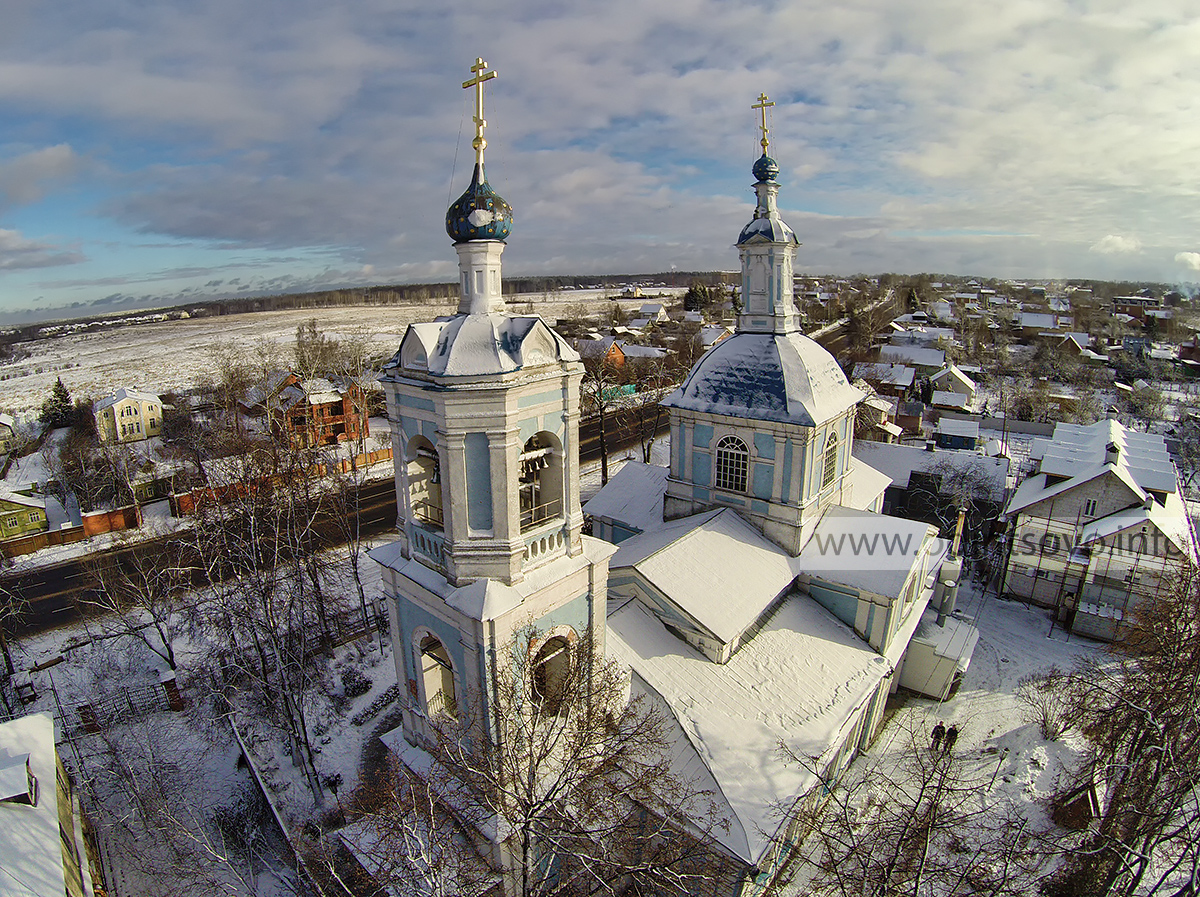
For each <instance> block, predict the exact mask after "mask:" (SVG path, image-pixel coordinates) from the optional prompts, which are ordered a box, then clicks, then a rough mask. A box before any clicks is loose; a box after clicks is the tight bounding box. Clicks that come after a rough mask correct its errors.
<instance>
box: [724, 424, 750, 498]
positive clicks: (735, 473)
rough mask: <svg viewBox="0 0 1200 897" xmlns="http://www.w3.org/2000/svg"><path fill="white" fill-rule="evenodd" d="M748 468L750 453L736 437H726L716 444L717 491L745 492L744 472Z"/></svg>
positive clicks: (744, 444)
mask: <svg viewBox="0 0 1200 897" xmlns="http://www.w3.org/2000/svg"><path fill="white" fill-rule="evenodd" d="M749 468H750V452H749V450H748V449H747V448H746V443H744V442H742V440H740V439H738V438H737V437H736V436H726V437H725V438H724V439H722V440H721V441H720V442H718V443H717V481H716V486H717V488H718V489H728V490H729V491H730V492H745V491H746V472H747V471H748V470H749Z"/></svg>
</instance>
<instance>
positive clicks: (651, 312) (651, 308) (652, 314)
mask: <svg viewBox="0 0 1200 897" xmlns="http://www.w3.org/2000/svg"><path fill="white" fill-rule="evenodd" d="M637 316H638V317H639V318H644V319H645V320H647V321H650V322H652V323H655V324H665V323H667V322H668V321H669V320H671V319H670V317H669V316H668V315H667V310H666V308H664V307H663V304H662V303H661V302H643V303H642V307H641V308H639V309H638V313H637Z"/></svg>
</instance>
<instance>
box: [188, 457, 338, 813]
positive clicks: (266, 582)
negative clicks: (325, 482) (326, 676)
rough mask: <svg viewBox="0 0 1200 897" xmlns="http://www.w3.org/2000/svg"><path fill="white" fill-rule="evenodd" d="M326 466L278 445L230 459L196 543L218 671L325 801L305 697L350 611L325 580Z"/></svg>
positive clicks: (205, 506) (202, 507)
mask: <svg viewBox="0 0 1200 897" xmlns="http://www.w3.org/2000/svg"><path fill="white" fill-rule="evenodd" d="M322 467H323V461H322V456H321V454H320V453H319V452H315V451H313V450H311V449H300V448H297V447H295V446H291V445H290V444H282V445H281V444H278V443H275V442H273V441H264V442H260V443H256V444H254V445H253V446H251V447H250V448H249V450H248V451H246V452H244V453H242V454H240V455H235V456H230V457H229V458H227V459H224V460H223V462H222V470H221V474H222V475H221V479H222V480H223V481H224V485H223V486H222V487H221V488H220V489H214V490H212V494H211V495H210V496H209V497H208V498H206V499H205V500H203V501H201V502H200V504H199V505H198V507H197V511H196V517H197V521H196V526H195V527H194V528H193V534H194V543H193V546H192V547H193V550H194V552H195V555H196V557H197V558H198V559H199V563H200V564H201V566H202V568H203V569H204V571H205V577H206V578H207V579H208V581H210V582H212V583H214V586H213V589H212V590H211V598H210V599H209V600H208V601H207V602H206V603H205V604H204V606H203V608H202V609H201V613H202V615H203V617H204V619H203V621H202V622H203V623H204V624H205V625H204V628H205V631H207V632H209V633H210V634H212V636H213V637H214V638H216V639H217V640H218V641H219V643H220V656H221V658H222V660H223V662H224V664H225V668H224V669H222V670H221V671H220V673H219V675H220V677H221V678H222V679H223V681H224V682H225V684H226V685H227V686H230V687H236V688H234V690H233V692H232V694H233V695H234V697H235V700H236V701H242V702H252V703H250V704H247V705H246V706H244V707H243V709H245V710H247V711H248V712H252V713H254V714H255V715H256V716H257V715H261V718H262V719H263V720H265V721H269V722H272V723H273V724H274V725H276V726H277V727H278V730H279V731H280V732H281V734H283V736H284V737H285V738H286V739H287V740H288V744H289V749H290V750H291V752H292V757H293V760H294V761H295V762H297V764H298V765H301V766H302V767H303V769H304V771H305V774H306V776H307V778H308V781H309V785H310V787H311V788H312V790H313V794H314V796H316V797H317V798H318V799H320V796H321V789H320V784H319V782H317V780H316V773H315V768H314V765H313V750H312V744H311V740H310V734H309V727H308V724H307V711H306V701H307V696H308V694H309V693H310V691H311V690H312V689H314V688H316V687H317V686H318V685H319V684H320V680H321V673H320V670H319V669H318V668H317V666H316V664H315V663H314V659H315V656H316V654H317V653H319V652H320V651H321V650H322V649H323V648H324V647H325V646H326V645H327V644H328V643H329V640H330V639H331V638H332V636H333V634H334V632H335V628H336V626H337V620H338V618H339V617H340V615H341V612H342V610H343V608H341V607H340V606H339V605H338V603H337V602H336V601H334V600H332V599H331V596H329V595H328V594H327V593H326V590H325V586H324V584H323V581H322V580H323V575H324V565H325V558H324V556H323V555H322V553H321V552H322V550H323V549H325V548H326V547H328V545H327V542H326V536H325V535H324V530H322V528H321V527H320V526H318V523H319V521H320V519H321V516H322V514H323V513H324V510H325V508H324V506H323V504H322V499H323V497H324V496H323V494H322V493H321V492H320V491H319V490H318V488H317V485H316V482H317V475H318V472H319V471H320V469H321V468H322Z"/></svg>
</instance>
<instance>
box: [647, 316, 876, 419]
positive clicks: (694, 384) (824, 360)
mask: <svg viewBox="0 0 1200 897" xmlns="http://www.w3.org/2000/svg"><path fill="white" fill-rule="evenodd" d="M862 397H863V392H862V391H861V390H858V389H855V388H854V387H853V386H851V385H850V383H849V382H848V381H847V380H846V375H845V374H844V373H842V369H841V367H839V366H838V363H837V361H835V360H834V357H833V356H832V355H830V354H829V353H828V352H826V351H825V350H824V349H823V348H821V346H820V345H818V344H817V343H816V342H814V341H813V340H811V339H809V338H808V337H807V336H804V335H803V334H801V333H788V334H769V333H739V334H736V335H734V336H731V337H729V338H728V339H726V340H724V341H722V342H720V343H717V345H716V346H714V347H713V348H712V350H711V351H709V352H708V354H706V355H705V356H704V357H703V358H701V359H700V361H698V362H697V363H696V366H695V367H693V368H692V371H691V373H690V374H688V377H687V379H686V380H684V382H683V385H682V386H680V387H679V389H677V390H675V392H673V393H671V395H669V396H667V398H666V399H664V400H663V404H664V405H666V406H668V407H671V408H682V409H686V410H690V411H704V412H708V413H711V414H725V415H730V416H733V417H742V418H748V419H751V420H773V421H781V422H784V423H794V424H801V425H803V426H806V427H815V426H818V425H820V424H823V423H825V422H826V421H828V420H832V419H833V418H835V417H837V416H838V415H839V414H841V413H842V412H844V411H846V409H848V408H850V407H851V406H853V405H855V404H857V403H858V401H859V400H860V399H862Z"/></svg>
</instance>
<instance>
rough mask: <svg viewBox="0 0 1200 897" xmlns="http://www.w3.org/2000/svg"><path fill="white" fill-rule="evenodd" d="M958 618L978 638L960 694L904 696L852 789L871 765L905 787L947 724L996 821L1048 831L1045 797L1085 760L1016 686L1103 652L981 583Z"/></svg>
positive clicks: (970, 585)
mask: <svg viewBox="0 0 1200 897" xmlns="http://www.w3.org/2000/svg"><path fill="white" fill-rule="evenodd" d="M965 579H966V577H964V580H965ZM956 616H959V617H961V618H962V619H965V620H967V621H969V622H970V623H972V624H973V625H975V626H976V627H977V628H978V629H979V632H980V638H979V642H978V644H977V645H976V647H975V653H974V656H973V657H972V659H971V665H970V667H969V668H968V670H967V672H966V673H965V674H964V676H963V679H962V683H961V685H960V686H959V688H958V690H957V691H956V692H955V694H954V695H953V696H952V697H951V698H950V699H949V700H947V701H945V702H944V703H939V702H937V701H935V700H932V699H928V698H922V697H915V696H911V695H910V696H907V698H906V700H905V701H904V702H903V704H902V706H901V707H900V708H899V709H898V710H897V711H896V712H895V714H894V715H893V716H892V718H891V719H890V720H889V721H888V722H887V724H886V725H885V727H884V729H883V731H882V732H881V733H880V735H879V737H878V739H877V740H876V741H875V743H874V744H873V745H872V746H871V748H870V750H868V751H867V752H865V753H864V754H862V755H861V756H860V757H859V758H858V759H857V760H855V763H854V765H853V766H852V767H851V769H850V771H849V773H848V774H847V775H848V781H849V780H853V777H855V776H863V775H866V774H868V772H869V771H871V770H872V769H873V768H875V767H879V768H880V769H881V770H882V771H883V772H884V774H885V776H886V778H887V779H889V780H891V781H903V780H904V775H905V773H904V772H903V770H904V768H905V766H906V760H907V758H908V757H909V756H910V755H911V752H912V751H913V750H914V749H916V750H925V749H927V745H928V743H929V742H928V733H930V732H932V730H933V727H934V726H935V725H936V724H937V723H938V722H939V721H941V722H943V723H944V724H945V725H946V726H947V727H949V726H951V725H954V726H957V727H958V730H959V733H960V734H959V737H958V741H957V744H956V745H955V748H954V751H955V755H956V756H957V758H958V761H959V764H960V767H959V768H960V771H961V773H962V775H963V778H964V779H967V780H972V781H987V782H989V783H990V784H989V785H988V786H987V788H986V790H985V792H984V794H982V795H981V796H980V803H981V806H983V807H989V808H991V810H992V812H994V813H996V814H999V813H1002V812H1004V811H1005V810H1007V809H1008V808H1014V809H1015V810H1016V811H1017V812H1019V813H1020V814H1021V815H1022V816H1024V817H1025V818H1026V819H1028V820H1030V826H1031V829H1034V830H1036V829H1043V830H1044V829H1046V828H1048V827H1049V826H1050V825H1051V822H1050V819H1049V806H1048V798H1049V797H1050V796H1051V794H1052V793H1053V791H1054V790H1055V787H1056V785H1058V784H1059V782H1060V780H1063V781H1065V776H1066V775H1067V774H1069V772H1070V771H1071V769H1072V767H1073V764H1074V763H1075V762H1076V761H1077V760H1078V759H1079V756H1080V747H1081V745H1080V743H1079V742H1078V740H1077V738H1075V737H1073V736H1066V737H1064V738H1063V739H1061V740H1058V741H1049V740H1047V739H1045V738H1043V737H1042V735H1041V732H1040V731H1039V729H1038V726H1037V724H1036V723H1035V722H1033V721H1032V720H1031V719H1030V717H1029V711H1028V709H1027V708H1026V707H1025V706H1023V705H1022V704H1021V703H1020V701H1019V700H1018V699H1017V686H1018V685H1019V684H1020V682H1021V680H1022V679H1024V678H1026V677H1027V676H1030V675H1032V674H1036V673H1044V672H1046V671H1048V670H1050V669H1051V668H1052V667H1058V668H1059V669H1069V668H1070V667H1071V666H1072V665H1073V664H1074V663H1075V660H1076V658H1078V657H1081V656H1087V655H1092V654H1095V653H1097V652H1099V651H1101V650H1103V648H1102V646H1101V645H1100V644H1099V643H1096V642H1092V641H1089V640H1087V639H1081V638H1079V637H1078V636H1070V637H1068V636H1067V634H1066V633H1064V632H1063V630H1062V629H1061V628H1060V627H1057V626H1056V627H1053V628H1052V627H1051V624H1050V617H1049V613H1048V612H1047V611H1046V610H1044V609H1041V608H1037V607H1032V606H1030V605H1026V604H1022V603H1019V602H1015V601H1004V600H1001V599H1000V598H998V597H997V596H996V593H995V590H994V589H988V590H986V591H985V590H984V589H983V588H981V586H980V585H979V584H978V583H975V582H969V581H964V583H963V587H962V590H961V591H960V593H959V602H958V611H957V614H956ZM914 733H916V734H915V737H916V739H917V742H918V743H917V746H915V747H914V744H913V740H914ZM803 876H804V873H803V871H801V870H799V869H797V871H796V878H795V879H794V880H793V881H792V883H791V885H790V886H789V887H788V888H786V889H785V890H784V891H783V892H782V893H783V894H784V895H786V897H803V895H804V894H806V893H807V891H806V890H805V888H804V885H803Z"/></svg>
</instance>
